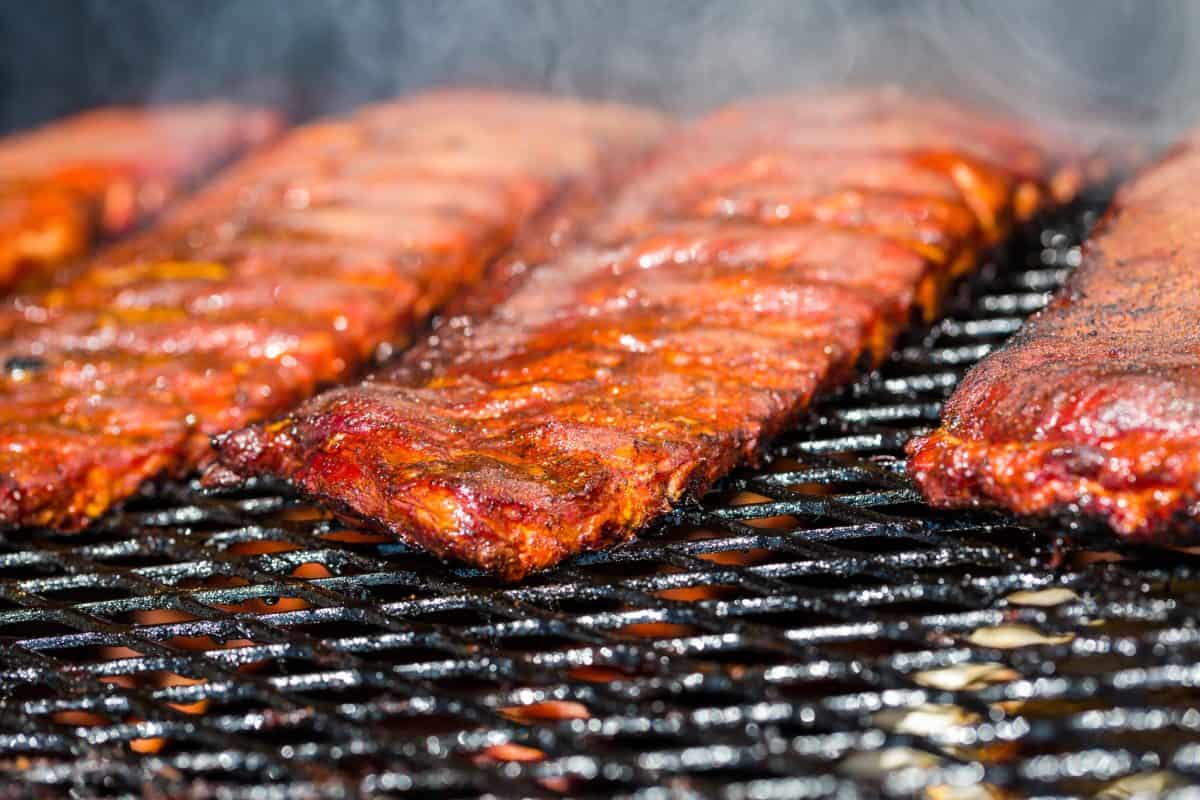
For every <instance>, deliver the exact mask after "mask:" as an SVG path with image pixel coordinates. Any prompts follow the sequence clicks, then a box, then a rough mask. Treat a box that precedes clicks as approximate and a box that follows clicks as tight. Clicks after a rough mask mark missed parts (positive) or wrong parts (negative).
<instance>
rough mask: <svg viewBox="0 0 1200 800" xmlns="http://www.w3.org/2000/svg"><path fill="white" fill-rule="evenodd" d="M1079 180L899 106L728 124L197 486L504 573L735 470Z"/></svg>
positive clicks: (713, 126)
mask: <svg viewBox="0 0 1200 800" xmlns="http://www.w3.org/2000/svg"><path fill="white" fill-rule="evenodd" d="M1081 165H1082V162H1081V161H1077V160H1076V159H1074V158H1073V157H1070V156H1069V155H1068V153H1067V149H1066V148H1062V147H1061V146H1059V145H1052V144H1051V143H1049V142H1048V141H1047V140H1045V139H1044V138H1043V137H1041V136H1039V135H1035V134H1033V133H1031V132H1029V131H1027V130H1025V129H1023V128H1021V127H1020V126H1017V125H1014V124H1010V123H1007V122H1001V121H997V120H994V119H991V118H988V117H986V116H982V115H978V114H976V113H974V112H971V111H968V110H965V109H962V108H959V107H956V106H954V105H951V104H948V103H944V102H941V101H937V100H932V99H930V98H920V97H912V96H908V95H905V94H902V93H898V92H893V91H879V92H862V93H853V94H830V95H825V96H812V97H791V98H773V99H766V100H760V101H752V102H747V103H743V104H739V105H735V106H732V107H729V108H726V109H724V110H721V111H718V112H717V113H715V114H713V115H711V116H710V117H708V118H706V119H703V120H701V121H699V122H697V123H695V124H693V125H691V126H689V127H687V128H684V129H682V130H680V131H678V132H677V133H675V134H674V135H672V136H670V137H668V139H667V140H666V141H665V142H664V143H662V144H661V145H660V146H659V147H657V148H656V149H655V150H654V152H653V153H652V155H651V156H650V157H649V158H648V159H646V160H644V161H643V162H642V163H641V164H640V165H639V166H638V168H637V169H636V170H633V171H631V173H630V174H629V175H627V176H626V177H625V178H624V179H623V180H621V181H619V182H617V183H616V184H615V185H614V186H613V187H612V188H611V190H610V191H609V193H608V195H607V196H606V197H605V198H603V199H602V200H599V201H598V200H597V199H596V198H595V197H590V198H585V199H584V201H582V202H581V203H580V206H581V207H582V211H581V212H580V213H581V214H583V215H584V217H585V218H583V219H580V218H577V217H575V218H571V220H572V221H571V222H570V224H568V222H566V221H561V220H560V225H559V228H560V230H565V231H567V233H566V234H565V235H564V236H562V237H560V241H562V242H563V243H562V244H561V245H559V246H558V247H557V248H547V247H546V246H545V243H544V241H542V240H540V239H536V238H535V239H534V240H533V241H532V243H531V244H528V245H526V246H523V247H520V246H519V247H517V248H516V250H515V251H514V252H513V253H511V254H510V255H509V256H507V257H506V258H504V259H501V261H500V262H499V263H498V264H497V266H496V268H495V270H494V272H493V274H492V279H491V280H488V281H485V282H484V283H483V284H482V285H481V287H480V289H479V291H477V292H475V293H469V294H468V296H467V297H466V298H464V299H463V300H462V301H461V302H459V303H457V304H456V306H455V312H456V313H454V314H451V315H448V316H446V317H445V318H444V319H443V321H442V322H441V324H440V325H439V326H438V327H437V328H436V329H435V330H434V331H433V334H432V335H431V336H430V337H429V338H428V339H427V340H425V341H423V342H422V343H420V344H419V345H418V346H417V347H415V348H414V349H413V350H411V351H409V353H407V354H406V355H405V356H404V357H403V358H402V359H400V360H398V361H397V362H395V363H394V364H393V365H390V366H388V367H387V368H385V369H383V370H381V371H380V372H379V373H378V374H376V375H374V376H372V377H371V378H369V379H368V380H366V381H365V382H363V383H361V384H359V385H357V386H353V387H349V388H342V389H337V390H334V391H330V392H327V393H324V394H322V395H320V396H318V397H316V398H315V399H313V400H311V401H309V402H307V403H305V404H303V405H302V406H300V407H299V408H298V409H296V410H295V411H293V412H292V413H291V414H289V415H288V416H286V417H284V418H282V419H279V420H276V421H274V422H270V423H267V424H262V425H255V426H252V427H249V428H247V429H245V430H242V431H239V432H236V433H233V434H230V435H228V436H226V437H223V438H222V439H221V440H220V442H219V449H220V453H221V462H222V466H220V467H218V468H215V469H214V471H213V473H211V474H210V480H212V481H226V482H231V481H235V480H237V479H239V478H241V477H246V476H254V475H274V476H279V477H283V478H285V479H287V480H289V481H290V482H292V483H293V484H294V485H295V486H297V487H299V488H300V489H301V490H303V491H304V492H306V493H308V494H309V495H311V496H314V497H316V498H318V499H320V500H322V501H324V502H326V503H328V504H329V505H330V506H331V507H333V508H334V509H336V510H338V511H339V512H340V513H343V514H346V515H347V516H351V517H356V518H359V519H363V520H366V521H368V522H370V523H372V524H374V525H376V526H378V527H382V528H384V529H386V530H390V531H392V532H394V533H395V534H396V535H398V536H400V537H402V538H403V539H405V540H407V541H410V542H413V543H416V544H418V545H420V546H422V547H425V548H427V549H429V550H431V551H433V552H434V553H437V554H439V555H441V556H445V557H452V558H456V559H461V560H463V561H466V562H469V563H471V564H474V565H477V566H479V567H482V568H484V569H487V570H490V571H493V572H495V573H497V574H499V575H500V576H502V577H504V578H507V579H518V578H520V577H522V576H524V575H526V574H528V573H529V572H530V571H532V570H536V569H539V568H543V567H546V566H548V565H552V564H554V563H556V562H558V561H560V560H561V559H563V558H565V557H568V556H570V555H573V554H576V553H579V552H581V551H585V550H591V549H596V548H599V547H602V546H605V545H608V544H611V543H613V542H617V541H621V540H624V539H627V538H629V537H631V536H632V535H633V534H634V533H635V532H636V531H637V530H638V529H639V528H640V527H642V526H643V525H645V524H646V523H647V522H648V521H650V520H651V519H652V518H653V517H655V516H656V515H658V514H661V513H662V512H664V511H666V510H667V509H668V508H669V507H670V506H671V504H672V503H674V502H676V501H678V500H680V499H681V498H682V497H684V496H685V495H687V494H689V493H690V494H699V493H700V492H703V491H704V490H705V489H706V488H707V487H709V486H710V485H711V484H712V483H713V482H714V481H715V480H716V479H717V478H719V477H720V476H721V475H723V474H724V473H725V472H727V471H728V470H729V469H730V468H732V467H733V466H734V465H736V464H737V463H738V462H740V461H741V460H743V459H747V458H749V459H753V458H754V457H755V454H756V453H757V452H758V451H759V448H760V446H761V445H762V444H763V443H764V442H765V441H766V440H767V439H769V438H770V437H771V436H772V435H773V434H775V433H777V432H779V431H781V430H783V429H784V428H786V427H787V426H788V425H789V424H791V423H792V422H794V421H795V419H796V417H797V415H798V414H800V413H802V412H803V411H804V409H805V408H806V407H807V405H808V404H809V402H810V400H811V399H812V398H813V396H814V395H815V394H817V393H818V392H822V391H825V390H828V389H830V388H832V387H835V386H837V385H838V384H840V383H842V382H844V381H846V380H848V379H849V378H850V377H851V376H852V375H853V374H854V369H855V366H856V365H857V364H859V363H861V362H862V361H869V362H871V363H878V362H879V361H880V360H881V359H882V358H884V357H885V355H886V354H887V352H888V350H889V348H890V346H891V344H892V342H893V340H894V338H895V336H896V334H897V333H898V331H899V330H900V329H902V328H903V327H904V326H906V325H907V324H908V322H909V320H910V319H911V317H912V316H913V315H914V314H915V313H921V314H924V315H926V316H929V315H931V314H933V313H934V312H935V309H936V306H937V298H938V297H939V296H940V295H941V293H942V291H943V289H944V288H945V287H946V285H947V284H948V282H949V281H950V280H951V279H952V278H953V277H954V276H956V275H957V274H959V273H961V272H963V271H964V270H966V269H968V268H970V267H971V266H972V265H973V264H974V263H975V261H976V258H977V257H978V255H979V253H980V251H981V249H983V248H985V247H987V246H988V245H990V244H992V243H994V242H996V241H997V240H998V239H999V238H1000V237H1002V236H1003V235H1004V234H1005V233H1006V232H1007V231H1008V230H1009V228H1010V226H1011V225H1012V224H1013V221H1014V220H1015V219H1016V218H1019V217H1023V216H1027V215H1028V214H1030V213H1032V212H1033V211H1034V210H1036V209H1037V208H1038V207H1040V206H1042V205H1044V204H1046V203H1048V202H1053V201H1054V200H1056V199H1064V198H1065V197H1066V196H1069V195H1070V194H1071V193H1072V192H1073V191H1074V189H1075V187H1076V186H1077V185H1078V183H1079V182H1080V180H1081V179H1082V172H1081V169H1080V167H1081Z"/></svg>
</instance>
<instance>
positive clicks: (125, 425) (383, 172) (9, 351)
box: [0, 91, 664, 530]
mask: <svg viewBox="0 0 1200 800" xmlns="http://www.w3.org/2000/svg"><path fill="white" fill-rule="evenodd" d="M663 130H664V122H663V120H662V119H661V118H660V117H659V116H658V115H657V114H653V113H649V112H644V111H641V110H637V109H633V108H628V107H624V106H617V105H608V104H600V103H584V102H578V101H572V100H565V99H564V100H559V99H552V98H546V97H539V96H536V95H522V94H503V93H488V92H472V91H446V92H438V93H431V94H426V95H420V96H416V97H413V98H410V99H406V100H401V101H398V102H393V103H386V104H382V105H377V106H372V107H368V108H366V109H363V110H361V111H359V112H358V113H356V114H354V115H353V116H351V117H349V118H346V119H340V120H332V121H326V122H318V123H314V124H311V125H307V126H304V127H301V128H297V129H295V130H294V131H293V132H291V133H290V134H288V135H287V136H286V137H285V138H284V139H283V140H281V141H280V142H279V143H278V144H276V145H274V146H273V147H270V148H267V149H266V150H264V151H262V152H261V153H260V154H258V155H255V156H251V157H249V158H248V159H245V160H243V161H242V162H240V163H239V164H238V165H237V166H235V167H233V168H232V169H231V170H229V171H227V172H226V173H225V174H224V175H223V176H222V177H220V178H218V179H217V180H216V181H215V182H213V183H212V184H210V185H209V186H208V187H207V188H205V189H204V190H202V191H200V192H199V193H197V194H196V195H194V196H193V197H192V198H190V199H189V200H187V201H185V202H184V203H182V204H180V205H178V206H175V207H174V208H173V209H172V210H171V211H169V212H168V213H167V214H166V215H164V216H163V218H162V219H161V220H160V221H159V222H158V223H156V224H155V225H153V226H152V227H150V228H149V229H147V230H146V231H143V232H141V233H139V234H137V235H135V236H132V237H129V238H127V239H125V240H123V241H122V242H120V243H118V244H116V245H114V246H113V247H111V248H109V249H107V250H105V251H103V252H101V253H100V254H98V255H97V256H95V257H94V258H92V259H91V260H90V261H89V262H88V263H87V265H86V266H85V267H84V268H82V269H81V270H79V271H78V273H77V274H74V275H72V276H71V277H70V279H69V280H65V281H62V282H60V283H59V284H57V285H55V286H53V287H51V288H49V289H47V290H46V291H43V292H41V293H38V294H22V295H19V296H16V297H14V298H12V299H11V300H10V301H9V302H8V303H7V304H5V305H4V306H0V337H3V338H2V340H0V365H2V366H3V372H2V374H0V521H3V522H4V523H7V524H9V525H16V526H47V527H54V528H59V529H63V530H75V529H78V528H80V527H82V526H84V525H86V524H87V523H88V522H89V521H90V520H92V519H93V518H95V517H97V516H98V515H100V514H101V513H103V512H104V511H105V510H106V509H107V508H108V507H110V506H111V505H112V504H114V503H116V502H118V501H120V500H122V499H124V498H126V497H128V496H130V495H131V494H133V493H134V492H135V491H137V490H138V489H139V487H141V486H142V485H143V484H145V483H146V482H147V481H148V480H150V479H152V478H156V477H159V476H181V475H184V474H185V473H187V472H188V471H189V470H192V469H195V468H198V467H200V466H202V465H203V464H204V463H205V462H206V461H207V460H208V459H210V458H211V455H212V450H211V448H210V444H209V437H210V436H212V435H214V434H217V433H221V432H222V431H227V430H230V429H233V428H237V427H240V426H243V425H246V424H247V423H250V422H254V421H255V420H258V419H262V418H264V417H266V416H269V415H271V414H277V413H280V412H282V411H284V410H286V409H287V408H289V407H290V406H292V405H293V404H295V403H296V402H298V401H300V400H302V399H304V398H305V397H306V396H308V395H310V394H311V393H312V392H313V391H315V390H316V389H317V388H319V387H321V386H323V385H325V384H329V383H332V382H335V381H339V380H343V381H344V380H346V379H348V378H350V377H352V376H355V375H356V374H358V373H359V372H360V371H361V370H362V368H363V367H364V366H365V365H366V364H367V363H368V361H369V360H370V359H372V358H373V357H375V355H376V354H377V353H378V352H380V351H387V349H388V348H390V347H396V346H399V345H402V344H404V343H405V341H406V340H408V339H409V338H411V336H412V335H413V333H414V331H415V330H416V328H417V327H418V326H420V325H422V324H423V323H424V322H425V320H426V319H427V317H428V316H429V315H430V314H431V313H432V312H433V311H434V310H435V309H436V308H438V307H439V306H441V305H442V304H443V303H444V302H445V301H446V300H447V299H449V298H450V297H452V296H453V295H454V294H455V293H456V292H457V291H458V290H459V289H461V288H462V287H464V286H465V285H467V284H469V283H471V282H474V281H475V280H477V279H478V277H479V276H480V274H481V272H482V270H483V267H484V266H485V264H486V263H487V262H488V261H489V260H490V259H492V258H493V257H494V256H495V255H497V254H498V253H499V252H501V251H502V250H503V249H504V248H505V247H506V246H507V245H508V244H509V243H510V241H511V240H512V239H513V237H514V236H515V235H517V233H518V232H519V231H521V230H523V229H524V228H526V227H528V226H529V224H530V223H531V222H532V221H534V219H535V218H536V217H537V216H538V215H539V214H540V213H542V212H543V211H544V210H546V209H548V208H549V207H550V206H552V205H554V204H555V203H556V202H558V200H559V199H560V197H561V194H562V190H563V187H564V186H565V185H566V184H567V183H575V184H578V185H579V186H580V187H582V186H583V185H585V184H587V185H596V186H600V185H601V184H603V182H604V180H606V178H604V177H603V176H605V175H608V174H609V173H610V172H615V171H619V170H620V166H619V162H621V161H623V160H633V159H635V158H636V157H637V155H638V153H639V152H640V151H641V150H642V149H644V147H645V146H646V145H647V144H648V143H649V142H650V141H651V140H652V139H654V138H655V137H657V136H658V135H659V134H660V132H662V131H663ZM579 191H580V192H582V189H580V190H579ZM581 196H582V195H581ZM547 236H550V232H549V231H548V232H547ZM552 238H553V237H551V238H550V239H547V247H552V246H553V243H552Z"/></svg>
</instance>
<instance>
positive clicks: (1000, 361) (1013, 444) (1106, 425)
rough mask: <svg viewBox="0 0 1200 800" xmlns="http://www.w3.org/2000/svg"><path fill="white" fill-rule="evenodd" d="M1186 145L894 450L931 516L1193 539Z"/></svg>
mask: <svg viewBox="0 0 1200 800" xmlns="http://www.w3.org/2000/svg"><path fill="white" fill-rule="evenodd" d="M1198 179H1200V138H1197V137H1196V136H1194V135H1193V137H1192V138H1191V139H1190V140H1189V141H1187V142H1185V143H1183V144H1182V145H1180V146H1179V147H1177V148H1176V149H1175V150H1174V151H1173V152H1172V153H1171V154H1170V155H1169V156H1168V157H1166V158H1164V159H1163V160H1161V161H1160V162H1159V163H1157V164H1156V165H1154V166H1152V167H1151V168H1149V169H1147V170H1145V171H1144V172H1143V173H1142V174H1141V175H1139V176H1138V177H1137V178H1135V179H1134V180H1133V181H1131V182H1130V183H1129V184H1127V185H1126V186H1124V187H1123V188H1122V189H1121V190H1120V192H1119V193H1118V195H1117V198H1116V199H1115V201H1114V203H1113V205H1112V207H1111V208H1110V210H1109V212H1108V213H1107V215H1106V216H1105V217H1104V218H1103V219H1102V220H1101V222H1100V223H1099V224H1098V226H1097V228H1096V230H1095V231H1094V232H1093V234H1092V236H1091V238H1090V239H1089V240H1088V242H1087V243H1086V244H1085V246H1084V251H1083V260H1082V263H1081V265H1080V266H1079V267H1078V268H1077V269H1076V271H1075V272H1074V274H1072V275H1071V277H1070V278H1069V279H1068V282H1067V285H1066V286H1065V287H1064V288H1063V289H1062V291H1061V292H1060V293H1059V294H1058V295H1057V296H1056V297H1055V298H1054V299H1053V300H1052V301H1051V303H1050V304H1049V306H1048V307H1047V308H1046V309H1045V310H1044V311H1042V312H1040V313H1039V314H1037V315H1036V316H1034V317H1033V318H1032V319H1031V320H1030V321H1029V322H1027V323H1026V324H1025V326H1024V327H1023V328H1022V329H1021V331H1020V332H1018V333H1017V334H1016V335H1015V336H1014V337H1013V338H1012V339H1011V340H1010V342H1009V343H1007V344H1006V345H1005V346H1004V347H1003V348H1002V349H1001V350H999V351H998V352H996V353H994V354H992V355H991V356H989V357H988V358H986V359H984V361H983V362H982V363H980V364H979V365H978V366H977V367H975V369H973V370H972V371H971V372H970V373H969V374H968V376H967V377H966V379H965V380H964V381H963V383H962V385H961V386H960V387H959V389H958V390H957V391H956V392H955V394H954V395H953V397H952V398H951V399H950V401H949V403H948V404H947V405H946V408H945V412H944V414H943V421H942V426H941V427H940V428H939V429H938V430H936V431H934V432H933V433H932V434H930V435H929V436H926V437H922V438H920V439H917V440H915V441H913V442H912V443H911V444H910V446H909V453H910V456H911V460H910V471H911V473H912V476H913V478H914V480H915V481H916V482H917V484H918V485H919V486H920V488H921V489H922V491H923V492H924V493H925V495H926V496H927V497H928V499H929V500H930V502H932V503H933V504H935V505H939V506H947V507H962V506H975V505H988V506H1002V507H1005V508H1008V509H1011V510H1013V511H1016V512H1019V513H1022V514H1034V515H1061V514H1064V513H1069V514H1077V513H1081V514H1083V515H1084V516H1086V517H1088V518H1091V519H1093V520H1095V521H1098V522H1100V523H1103V524H1104V525H1106V526H1108V527H1109V528H1110V529H1111V530H1113V531H1114V532H1116V533H1117V534H1119V535H1122V536H1125V537H1128V538H1131V539H1135V540H1143V541H1147V540H1155V539H1163V540H1167V539H1178V538H1182V537H1183V536H1186V535H1191V536H1193V537H1194V534H1195V531H1196V525H1195V519H1196V516H1197V508H1196V503H1197V500H1198V499H1200V489H1198V487H1200V366H1198V365H1200V361H1198V360H1197V354H1200V323H1198V320H1200V284H1198V280H1197V274H1198V273H1197V267H1196V264H1197V260H1200V193H1197V191H1196V181H1197V180H1198Z"/></svg>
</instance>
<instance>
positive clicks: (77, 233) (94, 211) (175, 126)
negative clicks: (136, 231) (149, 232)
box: [0, 103, 281, 290]
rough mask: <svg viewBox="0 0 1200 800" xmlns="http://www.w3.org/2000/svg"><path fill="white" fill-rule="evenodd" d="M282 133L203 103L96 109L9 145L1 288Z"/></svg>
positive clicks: (1, 166)
mask: <svg viewBox="0 0 1200 800" xmlns="http://www.w3.org/2000/svg"><path fill="white" fill-rule="evenodd" d="M280 127H281V126H280V120H279V119H278V118H277V117H276V116H275V115H274V114H272V113H270V112H268V111H262V110H257V109H249V108H240V107H238V106H234V105H230V104H227V103H203V104H197V105H191V106H164V107H160V108H154V109H149V110H146V109H125V108H109V109H103V110H100V111H90V112H87V113H83V114H78V115H76V116H74V117H71V118H69V119H67V120H63V121H60V122H55V123H52V124H50V125H46V126H45V127H42V128H39V129H37V130H34V131H30V132H28V133H22V134H18V135H14V136H10V137H8V138H6V139H3V140H0V176H3V177H2V178H0V290H3V289H7V288H9V287H11V286H12V285H13V284H14V283H16V282H17V281H18V280H19V279H21V278H22V277H24V276H25V274H26V273H28V272H37V271H38V270H39V269H46V268H49V267H52V266H54V265H55V264H58V263H61V262H62V261H65V260H67V259H70V258H74V257H76V256H79V255H82V254H83V253H84V252H85V251H86V250H87V249H88V248H89V247H90V246H91V244H92V241H93V239H95V238H96V237H98V236H100V237H103V236H112V235H116V234H119V233H123V232H125V231H126V230H128V229H129V228H131V227H132V226H134V225H135V224H137V223H138V222H140V221H142V220H144V219H146V218H147V217H148V216H150V215H151V214H153V213H155V212H157V211H158V210H159V209H160V208H162V206H163V205H164V204H165V203H166V202H167V201H168V200H170V199H171V198H172V197H173V196H174V195H175V194H176V193H177V192H179V191H180V190H181V189H183V188H184V187H186V186H187V185H188V184H189V183H190V182H191V181H193V180H195V179H196V178H197V177H199V176H201V175H203V174H205V173H208V172H211V171H212V170H214V169H215V168H216V167H217V166H219V165H220V164H222V163H223V162H225V161H228V160H229V159H231V158H232V157H234V156H235V155H236V154H237V153H239V152H241V151H243V150H246V149H249V148H251V147H254V146H256V145H260V144H263V143H265V142H266V141H267V140H268V139H271V138H274V137H275V136H276V135H277V133H278V131H279V129H280Z"/></svg>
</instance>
